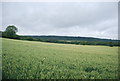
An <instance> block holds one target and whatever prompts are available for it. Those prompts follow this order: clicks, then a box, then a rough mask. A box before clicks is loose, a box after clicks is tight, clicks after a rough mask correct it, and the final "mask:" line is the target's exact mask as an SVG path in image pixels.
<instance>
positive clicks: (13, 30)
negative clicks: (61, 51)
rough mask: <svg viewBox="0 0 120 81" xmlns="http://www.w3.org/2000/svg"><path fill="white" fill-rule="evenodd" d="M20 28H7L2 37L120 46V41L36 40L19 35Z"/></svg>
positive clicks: (40, 39)
mask: <svg viewBox="0 0 120 81" xmlns="http://www.w3.org/2000/svg"><path fill="white" fill-rule="evenodd" d="M17 32H18V28H17V27H16V26H14V25H11V26H7V28H6V29H5V31H3V32H2V31H0V37H3V38H10V39H18V40H28V41H40V42H50V43H63V44H76V45H105V46H110V47H113V46H120V43H119V42H118V41H109V42H108V41H83V40H59V39H58V40H55V39H47V38H46V39H42V38H34V37H30V36H22V35H17V34H16V33H17Z"/></svg>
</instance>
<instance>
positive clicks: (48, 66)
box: [2, 38, 118, 79]
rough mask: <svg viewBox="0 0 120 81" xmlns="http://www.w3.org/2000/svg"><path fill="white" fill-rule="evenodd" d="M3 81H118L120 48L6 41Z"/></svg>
mask: <svg viewBox="0 0 120 81" xmlns="http://www.w3.org/2000/svg"><path fill="white" fill-rule="evenodd" d="M2 44H3V47H2V62H3V66H2V69H3V70H2V71H3V79H45V78H46V79H94V78H95V79H110V78H111V79H115V78H118V73H117V72H118V47H108V46H87V45H86V46H82V45H71V44H55V43H43V42H31V41H21V40H13V39H3V38H2Z"/></svg>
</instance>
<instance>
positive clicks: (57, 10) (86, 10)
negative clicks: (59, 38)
mask: <svg viewBox="0 0 120 81" xmlns="http://www.w3.org/2000/svg"><path fill="white" fill-rule="evenodd" d="M2 7H3V29H5V27H6V26H7V25H10V24H15V25H16V26H17V27H18V28H19V32H18V34H35V35H72V36H91V37H92V36H93V37H103V38H115V39H117V31H118V30H117V28H118V26H117V23H118V20H117V18H118V11H117V10H118V5H117V2H116V3H115V2H85V3H82V2H80V3H73V2H72V3H69V2H63V3H62V2H61V3H55V2H47V3H42V2H41V3H33V2H31V3H24V2H23V3H14V2H12V3H3V6H2Z"/></svg>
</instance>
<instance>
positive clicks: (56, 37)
mask: <svg viewBox="0 0 120 81" xmlns="http://www.w3.org/2000/svg"><path fill="white" fill-rule="evenodd" d="M27 36H28V37H33V38H39V39H47V40H71V41H101V42H118V41H119V40H111V39H101V38H93V37H73V36H31V35H27Z"/></svg>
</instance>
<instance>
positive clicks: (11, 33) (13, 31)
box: [4, 25, 18, 38]
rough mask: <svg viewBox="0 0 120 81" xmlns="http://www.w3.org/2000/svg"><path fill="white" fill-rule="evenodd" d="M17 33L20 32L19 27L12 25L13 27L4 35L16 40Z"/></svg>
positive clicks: (8, 28)
mask: <svg viewBox="0 0 120 81" xmlns="http://www.w3.org/2000/svg"><path fill="white" fill-rule="evenodd" d="M17 32H18V29H17V27H15V26H14V25H12V26H8V27H7V28H6V30H5V31H4V34H5V36H6V37H8V38H16V37H17V34H16V33H17Z"/></svg>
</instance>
